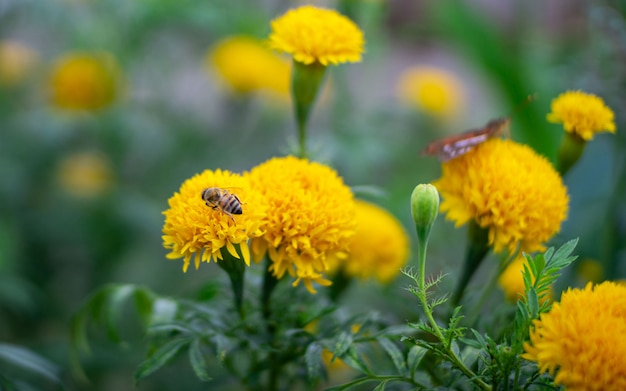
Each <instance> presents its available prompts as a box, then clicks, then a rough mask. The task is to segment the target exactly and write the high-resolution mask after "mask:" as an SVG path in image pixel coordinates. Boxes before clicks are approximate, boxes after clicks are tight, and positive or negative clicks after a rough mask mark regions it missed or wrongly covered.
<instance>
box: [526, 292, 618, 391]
mask: <svg viewBox="0 0 626 391" xmlns="http://www.w3.org/2000/svg"><path fill="white" fill-rule="evenodd" d="M533 326H534V327H533V328H532V329H531V331H530V343H526V344H525V345H524V349H525V350H526V353H525V354H524V355H523V356H522V357H524V358H525V359H527V360H530V361H535V362H537V365H538V367H539V370H540V371H542V372H548V373H550V375H552V376H554V375H555V373H556V377H555V378H554V381H555V383H556V384H560V385H563V386H565V388H566V389H567V390H568V391H596V390H597V391H600V390H626V360H625V359H624V357H626V339H625V338H624V335H626V286H625V285H621V284H617V283H614V282H603V283H601V284H599V285H595V286H594V285H593V284H592V283H589V284H587V286H585V288H584V289H569V290H567V291H566V292H565V293H563V296H562V297H561V301H560V303H554V304H553V305H552V309H551V310H550V311H549V312H547V313H544V314H542V315H541V317H540V319H539V320H535V321H534V322H533Z"/></svg>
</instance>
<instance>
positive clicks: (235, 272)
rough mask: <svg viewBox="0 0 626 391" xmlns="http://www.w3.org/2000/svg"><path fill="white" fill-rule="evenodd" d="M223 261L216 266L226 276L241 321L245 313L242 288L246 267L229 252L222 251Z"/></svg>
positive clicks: (241, 260)
mask: <svg viewBox="0 0 626 391" xmlns="http://www.w3.org/2000/svg"><path fill="white" fill-rule="evenodd" d="M222 257H223V259H222V260H220V261H218V262H217V265H218V266H219V267H220V268H222V270H224V271H225V272H226V274H228V278H229V279H230V285H231V287H232V290H233V300H234V304H235V308H236V309H237V312H238V313H239V317H240V318H241V319H244V318H245V312H244V310H243V288H244V283H245V281H244V276H245V271H246V265H245V263H244V262H243V259H237V258H235V257H233V256H232V255H231V254H230V253H229V252H227V251H224V253H223V254H222Z"/></svg>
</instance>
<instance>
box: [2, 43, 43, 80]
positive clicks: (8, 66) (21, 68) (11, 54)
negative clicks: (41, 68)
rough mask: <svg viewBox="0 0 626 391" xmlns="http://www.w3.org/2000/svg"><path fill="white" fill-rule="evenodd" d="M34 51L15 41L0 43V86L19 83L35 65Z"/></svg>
mask: <svg viewBox="0 0 626 391" xmlns="http://www.w3.org/2000/svg"><path fill="white" fill-rule="evenodd" d="M38 60H39V55H38V54H37V52H36V51H34V50H33V49H31V48H29V47H28V46H25V45H23V44H21V43H19V42H15V41H3V42H0V86H14V85H16V84H18V83H20V82H21V81H22V80H24V78H25V77H26V76H27V75H28V74H29V73H30V71H31V70H32V69H33V67H34V66H35V65H36V64H37V62H38Z"/></svg>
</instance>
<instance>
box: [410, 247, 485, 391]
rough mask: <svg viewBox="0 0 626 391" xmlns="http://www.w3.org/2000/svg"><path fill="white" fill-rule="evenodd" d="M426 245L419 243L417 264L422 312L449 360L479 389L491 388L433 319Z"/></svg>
mask: <svg viewBox="0 0 626 391" xmlns="http://www.w3.org/2000/svg"><path fill="white" fill-rule="evenodd" d="M427 247H428V242H426V241H425V242H423V243H421V245H420V246H419V249H418V266H419V276H418V280H417V284H418V292H419V295H418V298H419V300H420V302H421V304H422V307H423V309H424V314H425V315H426V318H427V319H428V322H429V323H430V326H431V327H432V329H433V331H434V333H435V336H436V337H437V339H439V341H440V342H441V344H442V345H443V346H444V347H445V349H446V354H447V356H448V358H449V359H450V361H451V362H452V363H453V364H454V365H455V366H456V367H457V368H458V369H459V370H460V371H461V372H463V373H464V374H465V376H467V377H468V378H469V379H470V380H471V381H473V382H474V383H475V384H476V385H477V386H479V387H480V388H481V389H483V390H491V386H489V385H488V384H487V383H485V382H483V381H482V380H480V379H479V378H478V376H477V375H476V374H475V373H474V372H473V371H472V370H471V369H469V368H468V367H466V366H465V364H464V363H463V362H462V361H461V360H460V359H459V358H458V357H457V355H456V354H455V353H454V351H452V348H451V346H450V345H449V344H448V343H447V341H446V338H445V337H444V335H443V332H442V331H441V329H440V328H439V325H438V324H437V322H436V321H435V318H434V316H433V311H432V307H431V306H430V304H429V303H428V298H427V297H426V250H427Z"/></svg>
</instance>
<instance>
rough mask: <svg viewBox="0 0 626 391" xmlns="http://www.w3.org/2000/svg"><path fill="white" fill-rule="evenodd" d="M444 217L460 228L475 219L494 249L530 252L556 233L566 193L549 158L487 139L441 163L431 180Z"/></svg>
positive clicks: (500, 140)
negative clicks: (439, 176) (485, 230)
mask: <svg viewBox="0 0 626 391" xmlns="http://www.w3.org/2000/svg"><path fill="white" fill-rule="evenodd" d="M433 184H434V185H435V186H436V187H437V190H439V193H440V194H441V196H442V198H443V201H442V202H441V207H440V209H441V211H442V212H447V215H446V218H447V219H448V220H452V221H454V222H455V223H456V226H457V227H458V226H461V225H463V224H465V223H467V222H468V221H470V220H474V221H475V222H476V223H477V224H478V225H479V226H480V227H482V228H485V229H488V230H489V244H490V245H492V246H493V249H494V251H495V252H496V253H498V252H501V251H503V250H508V251H509V253H513V252H514V251H515V250H516V248H517V246H518V245H519V248H520V250H522V251H526V252H533V251H537V250H542V249H544V243H545V242H547V241H548V240H549V239H550V238H551V237H552V236H553V235H554V234H556V233H557V232H559V230H560V227H561V223H562V222H563V220H565V218H566V216H567V210H568V202H569V197H568V195H567V189H566V187H565V185H564V184H563V181H562V179H561V177H560V176H559V174H558V173H557V172H556V171H555V169H554V168H553V167H552V165H551V164H550V162H549V161H548V160H547V159H545V158H544V157H542V156H540V155H538V154H537V153H536V152H534V151H533V150H532V149H531V148H530V147H528V146H525V145H522V144H518V143H515V142H513V141H511V140H502V139H491V140H488V141H487V142H485V143H482V144H480V145H478V146H477V147H476V148H474V149H472V150H471V151H469V152H468V153H466V154H464V155H461V156H459V157H457V158H455V159H452V160H450V161H448V162H445V163H443V166H442V176H441V178H440V179H438V180H437V181H435V182H434V183H433Z"/></svg>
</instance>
